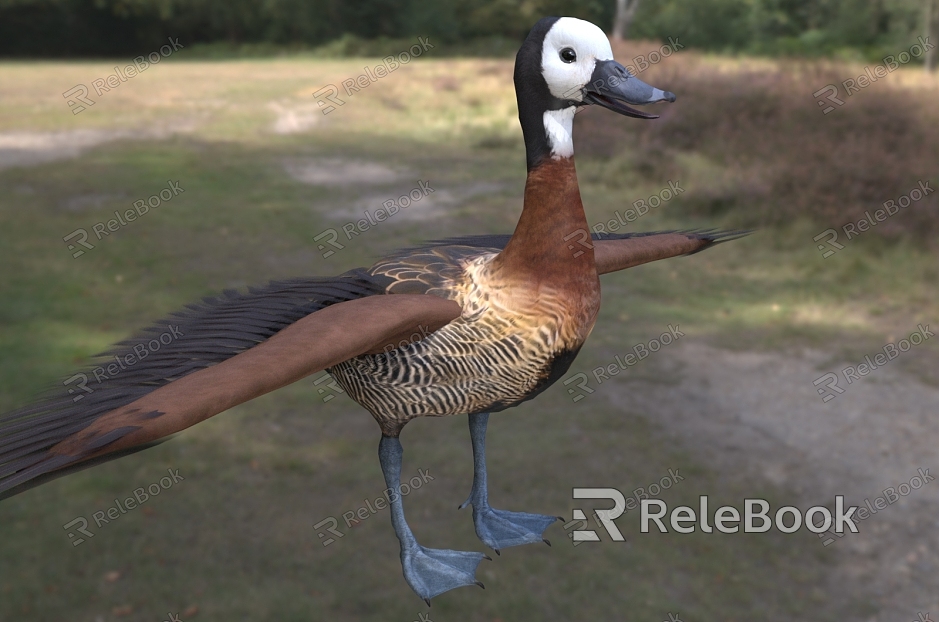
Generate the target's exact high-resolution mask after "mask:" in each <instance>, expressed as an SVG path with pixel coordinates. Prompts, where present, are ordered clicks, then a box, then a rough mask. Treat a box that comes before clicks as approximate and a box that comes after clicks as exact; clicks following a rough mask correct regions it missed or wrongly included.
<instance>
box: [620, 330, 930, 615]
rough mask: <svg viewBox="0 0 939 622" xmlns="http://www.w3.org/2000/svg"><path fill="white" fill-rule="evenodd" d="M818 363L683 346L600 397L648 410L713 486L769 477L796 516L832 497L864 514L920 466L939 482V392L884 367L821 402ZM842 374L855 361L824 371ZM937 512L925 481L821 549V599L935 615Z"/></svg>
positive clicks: (817, 359) (817, 356)
mask: <svg viewBox="0 0 939 622" xmlns="http://www.w3.org/2000/svg"><path fill="white" fill-rule="evenodd" d="M931 329H932V327H930V330H931ZM650 362H652V359H650ZM822 363H823V355H822V354H821V353H819V352H813V351H804V352H802V353H800V354H798V355H792V354H790V355H785V354H779V353H773V352H745V351H744V352H732V351H727V350H723V349H719V348H715V347H712V346H710V345H707V344H705V343H702V342H700V341H698V342H695V341H689V342H681V343H679V344H675V346H673V347H670V348H664V349H663V350H662V351H661V352H660V353H658V354H657V355H656V358H655V360H654V364H655V372H647V373H648V374H649V375H643V376H642V377H639V378H636V379H630V378H629V377H628V376H624V375H621V376H618V378H617V379H618V380H619V382H616V381H615V380H614V381H613V382H614V383H615V386H614V387H610V389H609V390H606V391H604V393H605V394H606V398H607V399H609V400H611V401H612V402H614V403H617V404H620V405H622V408H626V409H630V410H634V411H635V412H642V413H654V415H650V418H651V419H654V421H653V423H654V424H655V425H657V426H660V427H661V429H662V432H663V434H664V435H666V436H667V437H669V438H671V439H673V440H675V442H677V443H678V444H680V445H681V446H683V448H684V449H685V450H687V451H688V452H691V453H692V454H694V455H695V456H696V457H697V458H698V459H700V460H701V461H702V462H704V463H705V464H708V465H710V466H711V467H712V468H714V469H715V470H716V471H718V472H719V473H720V474H721V477H722V478H727V479H734V478H741V477H746V478H748V479H750V480H751V481H752V480H753V479H757V480H759V479H765V480H768V481H770V482H772V483H773V484H775V485H778V486H780V487H783V488H785V489H787V490H792V491H795V492H796V494H797V495H798V497H797V498H795V499H792V500H791V503H792V504H793V505H796V506H798V507H800V508H802V509H803V510H804V509H806V508H807V507H809V506H811V505H816V504H819V505H825V506H827V507H832V504H833V502H834V497H835V495H844V496H845V501H846V503H847V504H848V505H859V506H861V507H863V506H864V505H865V504H864V501H865V500H866V499H869V500H870V501H871V503H874V499H875V498H876V497H877V496H878V495H881V494H882V493H883V491H884V489H886V488H888V487H894V488H896V487H897V486H898V485H899V484H900V483H907V482H909V481H910V479H911V478H913V477H914V476H916V475H917V474H918V472H919V471H918V470H919V469H923V470H926V469H929V474H930V476H933V477H935V475H936V474H939V461H937V459H936V447H937V446H939V420H937V417H936V414H937V412H936V411H937V404H939V390H936V389H934V388H931V387H928V386H926V385H924V384H922V383H920V382H918V381H917V380H914V379H911V378H909V377H907V376H905V375H904V374H903V373H902V372H898V371H897V370H896V369H891V368H890V365H886V366H885V367H883V368H881V369H878V370H875V371H874V372H873V373H871V374H870V375H868V376H866V377H864V378H862V379H861V380H860V381H856V380H854V381H852V383H851V384H850V385H845V383H844V380H843V379H842V380H841V381H840V383H839V385H840V386H842V387H844V388H845V392H844V393H842V394H840V395H838V396H837V397H836V398H835V399H832V400H829V401H828V402H827V403H823V401H822V397H821V396H819V395H818V394H817V393H816V390H817V389H816V387H815V385H814V384H813V381H814V380H815V379H816V378H818V377H819V376H821V375H822V373H824V369H827V368H823V371H822V372H820V371H819V365H820V364H822ZM848 365H857V361H855V362H853V363H852V362H851V361H845V362H844V364H843V365H840V366H832V367H831V369H838V370H841V369H843V368H844V367H846V366H848ZM700 494H707V491H701V493H700ZM742 506H743V503H742V500H741V502H740V504H739V505H738V507H742ZM937 510H939V483H937V482H935V481H933V482H930V483H927V484H924V485H923V486H922V487H921V488H920V489H919V490H913V491H911V492H910V493H909V494H908V495H907V496H905V497H900V499H899V500H898V501H896V502H895V503H894V504H892V505H888V506H887V507H886V508H884V509H883V510H881V511H879V512H878V513H877V514H876V515H872V516H870V517H869V518H867V519H866V520H863V521H858V531H859V532H858V533H857V534H847V535H845V536H843V537H841V538H836V539H835V540H834V541H833V542H830V543H829V544H828V545H827V548H828V549H831V550H834V551H835V552H836V556H837V557H836V559H837V566H836V568H837V570H836V571H835V572H834V573H833V574H832V575H831V577H830V580H829V584H828V585H827V586H825V588H824V592H825V593H826V594H827V595H828V597H829V598H832V599H836V600H838V601H842V602H844V603H849V602H853V601H858V600H861V599H862V598H866V599H869V600H873V601H874V602H875V603H877V604H878V605H879V606H880V608H881V609H880V611H879V612H878V613H877V614H875V615H873V616H872V617H870V618H869V620H870V621H871V622H874V621H877V622H880V621H883V622H887V621H890V620H898V618H897V612H898V611H910V610H912V611H914V612H915V611H922V612H923V613H924V614H925V613H926V612H933V615H935V614H939V592H937V589H936V579H935V577H936V571H937V562H936V559H937V553H939V531H937V529H936V527H937V526H939V519H937V516H939V511H937ZM792 537H793V538H799V539H800V540H799V546H805V544H804V542H803V540H804V539H805V538H806V537H812V538H814V537H815V536H813V535H811V534H807V533H806V532H805V531H804V530H802V531H800V532H797V533H796V534H793V535H792ZM830 538H831V536H826V537H825V538H824V539H819V541H818V547H819V548H822V547H823V546H825V545H824V544H823V542H824V541H825V540H829V539H830ZM838 609H840V607H838Z"/></svg>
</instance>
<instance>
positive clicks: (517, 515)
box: [460, 413, 564, 553]
mask: <svg viewBox="0 0 939 622" xmlns="http://www.w3.org/2000/svg"><path fill="white" fill-rule="evenodd" d="M488 424H489V413H479V414H475V415H470V416H469V429H470V438H471V439H472V441H473V490H472V492H470V496H469V498H468V499H467V500H466V501H464V502H463V504H462V505H461V506H460V509H463V508H465V507H466V506H467V505H469V504H470V503H472V504H473V523H474V524H475V525H476V535H477V536H479V539H480V540H481V541H482V542H483V544H485V545H487V546H489V547H491V548H492V549H494V550H495V552H496V553H498V552H499V549H504V548H506V547H509V546H518V545H519V544H531V543H533V542H545V543H547V544H548V545H550V544H551V543H550V542H548V541H547V540H545V538H544V531H545V529H547V528H548V527H549V526H550V525H551V523H553V522H554V521H557V520H564V519H562V518H559V517H557V516H545V515H544V514H529V513H528V512H507V511H505V510H495V509H493V508H492V507H490V505H489V488H488V483H487V481H486V426H487V425H488Z"/></svg>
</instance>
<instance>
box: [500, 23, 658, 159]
mask: <svg viewBox="0 0 939 622" xmlns="http://www.w3.org/2000/svg"><path fill="white" fill-rule="evenodd" d="M515 96H516V98H517V99H518V116H519V120H520V121H521V124H522V131H523V133H524V134H525V147H526V149H527V152H528V168H529V170H531V169H532V168H533V167H534V166H535V165H536V164H537V163H538V162H540V161H541V160H542V159H543V158H545V157H548V156H551V157H555V158H563V157H570V156H571V155H573V152H574V146H573V141H572V139H571V128H572V126H573V118H574V112H575V111H576V109H577V108H578V107H579V106H588V105H592V104H596V105H599V106H603V107H604V108H608V109H610V110H612V111H614V112H618V113H620V114H622V115H626V116H629V117H636V118H639V119H656V118H658V115H652V114H648V113H645V112H642V111H640V110H636V109H634V108H631V107H630V105H642V104H653V103H656V102H662V101H668V102H673V101H675V94H674V93H670V92H668V91H662V90H659V89H657V88H654V87H652V86H649V85H648V84H646V83H645V82H643V81H642V80H639V79H638V78H636V77H635V76H633V75H632V74H630V73H629V71H628V70H627V69H626V68H625V67H623V66H622V65H621V64H619V63H618V62H616V61H615V60H613V50H612V48H611V47H610V41H609V39H607V36H606V35H605V34H604V33H603V31H602V30H600V28H598V27H597V26H595V25H594V24H591V23H590V22H586V21H584V20H581V19H576V18H573V17H545V18H543V19H541V20H540V21H539V22H538V23H537V24H535V27H534V28H532V29H531V32H530V33H528V37H527V38H526V39H525V42H524V43H523V44H522V47H521V48H520V49H519V51H518V55H517V56H516V57H515Z"/></svg>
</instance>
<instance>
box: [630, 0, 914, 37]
mask: <svg viewBox="0 0 939 622" xmlns="http://www.w3.org/2000/svg"><path fill="white" fill-rule="evenodd" d="M926 1H927V2H931V1H932V0H926ZM638 8H639V0H616V16H615V17H614V18H613V40H614V41H622V40H623V39H625V38H626V34H627V33H628V32H629V25H630V24H632V21H633V17H635V15H636V9H638Z"/></svg>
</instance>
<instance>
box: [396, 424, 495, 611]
mask: <svg viewBox="0 0 939 622" xmlns="http://www.w3.org/2000/svg"><path fill="white" fill-rule="evenodd" d="M403 455H404V450H403V449H402V447H401V442H400V441H399V440H398V439H397V437H392V436H384V435H383V436H382V437H381V443H379V445H378V459H379V460H380V461H381V470H382V473H383V474H384V476H385V485H386V486H388V488H389V489H390V490H393V491H396V492H397V493H398V494H396V495H391V497H392V498H391V524H392V526H393V527H394V530H395V534H396V535H397V536H398V540H399V541H400V542H401V568H402V570H403V571H404V580H405V581H407V582H408V585H410V586H411V589H412V590H414V591H415V592H416V593H417V595H418V596H420V597H421V598H423V599H424V602H426V603H427V605H428V606H430V599H431V598H433V597H434V596H437V595H439V594H443V593H444V592H446V591H448V590H452V589H453V588H456V587H461V586H463V585H478V586H479V587H483V584H482V583H480V582H479V581H477V580H476V567H477V566H478V565H479V562H481V561H482V560H483V559H489V557H488V556H487V555H484V554H482V553H470V552H465V551H450V550H447V549H428V548H425V547H423V546H421V545H420V544H418V543H417V540H416V539H415V538H414V534H413V533H411V528H410V527H408V523H407V521H406V520H405V519H404V505H403V504H402V503H401V457H402V456H403Z"/></svg>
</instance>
